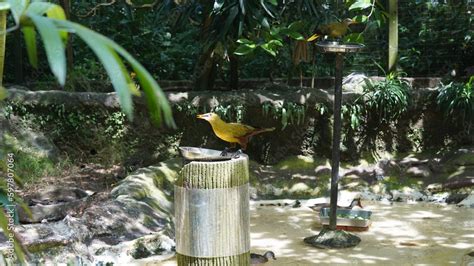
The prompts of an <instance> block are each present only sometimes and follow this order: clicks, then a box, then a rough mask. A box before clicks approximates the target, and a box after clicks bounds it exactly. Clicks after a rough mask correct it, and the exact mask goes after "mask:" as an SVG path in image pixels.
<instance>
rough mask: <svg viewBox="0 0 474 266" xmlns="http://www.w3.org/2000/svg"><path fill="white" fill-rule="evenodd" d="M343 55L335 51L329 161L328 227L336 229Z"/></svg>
mask: <svg viewBox="0 0 474 266" xmlns="http://www.w3.org/2000/svg"><path fill="white" fill-rule="evenodd" d="M343 66H344V56H343V54H342V53H336V69H335V71H336V73H335V80H334V125H333V135H332V161H331V168H332V169H331V201H330V207H331V210H330V213H329V229H331V230H336V219H337V218H336V210H337V189H338V188H337V180H338V179H339V160H340V151H339V145H340V143H341V102H342V68H343Z"/></svg>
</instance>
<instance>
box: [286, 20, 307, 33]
mask: <svg viewBox="0 0 474 266" xmlns="http://www.w3.org/2000/svg"><path fill="white" fill-rule="evenodd" d="M303 26H304V23H303V21H301V20H298V21H295V22H293V23H291V24H290V26H288V29H289V30H290V31H300V30H301V29H302V28H303Z"/></svg>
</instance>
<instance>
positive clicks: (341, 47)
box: [316, 41, 365, 53]
mask: <svg viewBox="0 0 474 266" xmlns="http://www.w3.org/2000/svg"><path fill="white" fill-rule="evenodd" d="M316 46H317V47H318V49H319V50H320V51H321V52H323V53H354V52H357V51H359V50H360V49H363V48H364V47H365V46H364V45H363V44H360V43H341V42H338V41H321V42H318V43H316Z"/></svg>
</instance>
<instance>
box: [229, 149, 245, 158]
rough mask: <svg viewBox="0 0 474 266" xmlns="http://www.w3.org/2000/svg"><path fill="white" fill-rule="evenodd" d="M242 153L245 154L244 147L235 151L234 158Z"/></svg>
mask: <svg viewBox="0 0 474 266" xmlns="http://www.w3.org/2000/svg"><path fill="white" fill-rule="evenodd" d="M242 154H244V151H243V150H242V149H238V150H237V151H236V152H234V154H233V155H232V158H234V159H237V158H239V157H240V155H242Z"/></svg>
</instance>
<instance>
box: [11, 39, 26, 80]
mask: <svg viewBox="0 0 474 266" xmlns="http://www.w3.org/2000/svg"><path fill="white" fill-rule="evenodd" d="M13 37H14V40H15V48H14V49H15V83H16V84H23V83H24V76H23V50H22V47H21V42H22V38H21V31H19V30H17V31H15V32H14V33H13Z"/></svg>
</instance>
